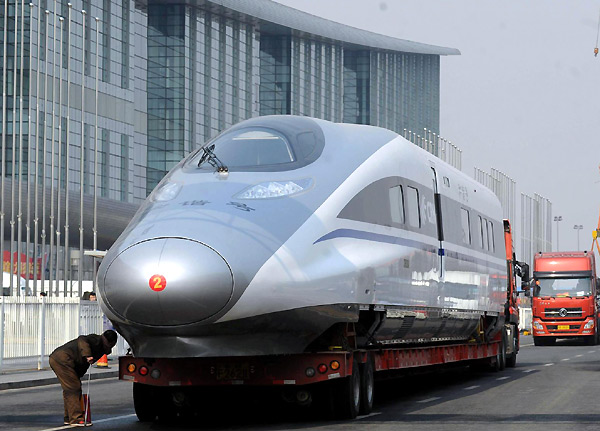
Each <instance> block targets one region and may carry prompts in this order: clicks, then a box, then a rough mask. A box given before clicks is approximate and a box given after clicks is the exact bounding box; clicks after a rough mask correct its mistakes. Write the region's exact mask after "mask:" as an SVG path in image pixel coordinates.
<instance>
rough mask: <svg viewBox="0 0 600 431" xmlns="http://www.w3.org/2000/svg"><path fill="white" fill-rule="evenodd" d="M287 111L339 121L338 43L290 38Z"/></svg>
mask: <svg viewBox="0 0 600 431" xmlns="http://www.w3.org/2000/svg"><path fill="white" fill-rule="evenodd" d="M291 49H292V65H291V71H292V90H291V96H290V97H291V101H292V102H291V113H292V114H294V115H307V116H311V117H317V118H322V119H324V120H329V121H342V106H343V96H342V90H343V87H342V74H343V63H342V57H343V54H342V47H341V46H339V45H335V44H330V43H323V42H317V41H313V40H309V39H303V38H299V37H293V38H292V45H291Z"/></svg>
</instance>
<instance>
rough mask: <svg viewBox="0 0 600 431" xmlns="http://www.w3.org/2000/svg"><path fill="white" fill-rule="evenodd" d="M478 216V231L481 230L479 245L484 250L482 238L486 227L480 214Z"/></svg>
mask: <svg viewBox="0 0 600 431" xmlns="http://www.w3.org/2000/svg"><path fill="white" fill-rule="evenodd" d="M478 217H479V231H480V232H481V242H480V245H481V248H483V249H484V250H485V240H484V235H483V231H484V230H485V229H486V228H485V227H484V226H483V219H482V218H481V216H478Z"/></svg>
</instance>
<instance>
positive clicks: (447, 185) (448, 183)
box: [444, 177, 450, 187]
mask: <svg viewBox="0 0 600 431" xmlns="http://www.w3.org/2000/svg"><path fill="white" fill-rule="evenodd" d="M444 185H445V186H446V187H450V178H448V177H444Z"/></svg>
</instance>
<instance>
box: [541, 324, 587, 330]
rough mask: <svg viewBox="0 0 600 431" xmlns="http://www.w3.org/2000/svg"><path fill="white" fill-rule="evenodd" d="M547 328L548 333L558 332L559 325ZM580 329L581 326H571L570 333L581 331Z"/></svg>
mask: <svg viewBox="0 0 600 431" xmlns="http://www.w3.org/2000/svg"><path fill="white" fill-rule="evenodd" d="M546 327H547V328H548V331H556V330H558V325H546ZM579 328H581V325H569V331H579ZM561 331H562V329H561Z"/></svg>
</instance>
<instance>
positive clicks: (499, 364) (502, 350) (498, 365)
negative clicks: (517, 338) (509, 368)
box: [492, 331, 506, 371]
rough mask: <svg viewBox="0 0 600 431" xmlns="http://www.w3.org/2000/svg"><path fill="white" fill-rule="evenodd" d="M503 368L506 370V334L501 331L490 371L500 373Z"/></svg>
mask: <svg viewBox="0 0 600 431" xmlns="http://www.w3.org/2000/svg"><path fill="white" fill-rule="evenodd" d="M504 368H506V334H505V332H504V331H502V338H501V339H500V343H499V344H498V352H497V353H496V357H495V358H494V360H493V364H492V370H493V371H502V370H503V369H504Z"/></svg>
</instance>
